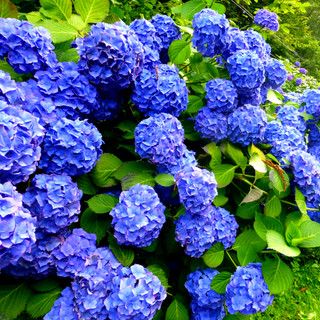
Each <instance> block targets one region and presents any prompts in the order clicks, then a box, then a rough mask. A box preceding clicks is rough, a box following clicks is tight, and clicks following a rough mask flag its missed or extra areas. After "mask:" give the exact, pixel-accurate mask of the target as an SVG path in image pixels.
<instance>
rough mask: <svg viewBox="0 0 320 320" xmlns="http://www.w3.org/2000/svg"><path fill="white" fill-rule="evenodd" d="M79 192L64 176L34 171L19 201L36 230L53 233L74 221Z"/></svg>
mask: <svg viewBox="0 0 320 320" xmlns="http://www.w3.org/2000/svg"><path fill="white" fill-rule="evenodd" d="M81 197H82V191H81V190H79V189H78V186H77V184H76V183H74V182H72V179H71V177H69V176H67V175H64V174H62V175H56V174H52V175H47V174H37V175H36V176H35V177H34V178H33V180H32V182H31V187H29V188H28V189H27V191H26V193H25V194H24V195H23V203H24V205H25V206H26V208H28V209H29V210H30V212H31V214H32V215H33V216H34V217H36V218H37V221H38V224H37V228H38V230H39V229H41V230H43V232H47V233H56V232H59V231H60V230H62V229H65V228H67V227H68V226H69V225H71V224H72V223H74V222H77V221H78V215H79V214H80V200H81Z"/></svg>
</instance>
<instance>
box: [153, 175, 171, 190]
mask: <svg viewBox="0 0 320 320" xmlns="http://www.w3.org/2000/svg"><path fill="white" fill-rule="evenodd" d="M154 180H155V181H156V183H158V184H160V185H161V186H163V187H171V186H173V185H174V183H175V182H174V178H173V176H172V175H171V174H166V173H160V174H158V175H157V176H156V177H155V178H154Z"/></svg>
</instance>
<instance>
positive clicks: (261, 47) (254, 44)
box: [244, 29, 270, 64]
mask: <svg viewBox="0 0 320 320" xmlns="http://www.w3.org/2000/svg"><path fill="white" fill-rule="evenodd" d="M244 36H245V39H246V42H247V44H248V46H249V50H250V51H253V52H254V53H256V54H257V55H258V57H259V58H260V59H261V61H262V62H263V63H264V64H266V63H267V62H268V61H269V59H270V57H269V56H270V47H268V46H267V43H266V41H265V40H264V38H263V37H262V35H261V34H260V33H259V32H257V31H254V30H253V29H250V30H246V31H244Z"/></svg>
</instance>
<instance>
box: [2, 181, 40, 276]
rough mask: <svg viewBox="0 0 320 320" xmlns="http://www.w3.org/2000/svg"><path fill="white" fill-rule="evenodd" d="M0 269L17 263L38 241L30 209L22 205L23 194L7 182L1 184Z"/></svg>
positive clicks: (34, 221)
mask: <svg viewBox="0 0 320 320" xmlns="http://www.w3.org/2000/svg"><path fill="white" fill-rule="evenodd" d="M0 208H1V214H0V271H1V269H3V268H5V267H7V266H8V265H9V264H10V263H15V262H17V261H18V260H19V258H20V257H21V256H22V255H23V254H24V253H26V252H30V249H31V245H32V243H34V242H35V241H36V237H35V224H36V219H35V218H33V217H32V216H31V214H30V212H29V210H27V209H25V208H24V207H23V206H22V195H21V194H20V193H18V191H16V188H15V187H14V186H13V185H12V184H11V183H10V182H6V183H4V184H0Z"/></svg>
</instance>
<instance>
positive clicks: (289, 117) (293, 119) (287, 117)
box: [277, 104, 306, 135]
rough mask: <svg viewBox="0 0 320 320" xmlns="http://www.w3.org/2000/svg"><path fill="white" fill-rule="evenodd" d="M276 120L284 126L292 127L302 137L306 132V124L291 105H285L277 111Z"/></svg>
mask: <svg viewBox="0 0 320 320" xmlns="http://www.w3.org/2000/svg"><path fill="white" fill-rule="evenodd" d="M277 117H278V119H279V120H280V121H281V123H282V124H283V125H284V126H290V127H294V128H296V129H297V130H299V131H300V132H301V133H302V134H303V135H304V133H305V131H306V124H305V122H304V120H303V118H302V117H301V116H300V112H299V111H298V109H297V108H295V107H294V106H293V105H289V104H285V105H284V106H282V107H281V108H280V110H279V111H278V116H277Z"/></svg>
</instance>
